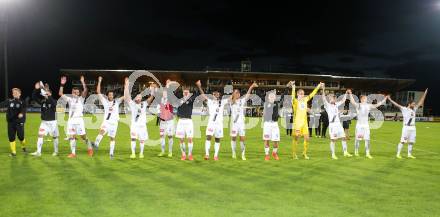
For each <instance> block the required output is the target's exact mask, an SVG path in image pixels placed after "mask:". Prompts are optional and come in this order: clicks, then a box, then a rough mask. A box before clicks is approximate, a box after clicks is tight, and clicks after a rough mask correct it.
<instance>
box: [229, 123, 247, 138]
mask: <svg viewBox="0 0 440 217" xmlns="http://www.w3.org/2000/svg"><path fill="white" fill-rule="evenodd" d="M245 134H246V130H245V126H244V123H233V124H232V125H231V134H230V135H231V136H232V137H236V136H245Z"/></svg>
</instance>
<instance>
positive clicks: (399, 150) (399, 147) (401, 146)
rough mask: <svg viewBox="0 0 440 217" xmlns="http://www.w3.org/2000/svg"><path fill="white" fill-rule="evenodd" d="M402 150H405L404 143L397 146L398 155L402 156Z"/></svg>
mask: <svg viewBox="0 0 440 217" xmlns="http://www.w3.org/2000/svg"><path fill="white" fill-rule="evenodd" d="M402 148H403V144H402V143H399V144H398V145H397V155H400V152H401V151H402Z"/></svg>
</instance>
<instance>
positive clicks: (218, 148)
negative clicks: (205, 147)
mask: <svg viewBox="0 0 440 217" xmlns="http://www.w3.org/2000/svg"><path fill="white" fill-rule="evenodd" d="M214 150H215V153H214V157H218V151H219V150H220V143H219V142H216V143H214Z"/></svg>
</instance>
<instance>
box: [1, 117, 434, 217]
mask: <svg viewBox="0 0 440 217" xmlns="http://www.w3.org/2000/svg"><path fill="white" fill-rule="evenodd" d="M4 119H5V117H4V114H1V115H0V120H1V121H0V129H2V131H1V133H0V144H1V146H0V216H5V217H6V216H15V217H16V216H26V217H30V216H39V217H40V216H118V217H120V216H337V217H342V216H371V217H377V216H386V217H389V216H399V217H401V216H408V217H409V216H411V217H412V216H417V217H420V216H440V144H439V139H440V135H439V132H440V124H438V123H422V122H418V123H417V143H416V144H415V150H414V155H415V156H417V159H415V160H409V159H402V160H397V159H396V158H395V157H394V156H395V149H396V144H397V142H398V141H399V139H400V133H401V122H385V123H384V125H383V126H382V128H380V129H379V130H372V132H371V133H372V155H373V157H374V159H373V160H368V159H365V158H364V157H359V158H355V157H353V158H343V157H342V153H341V152H342V151H341V149H342V148H341V144H340V142H338V143H337V151H338V152H337V154H338V156H339V158H340V159H339V160H337V161H335V160H331V159H330V154H329V140H328V139H319V138H312V139H311V142H310V157H311V159H310V160H308V161H307V160H303V159H300V160H291V159H290V147H291V145H290V144H291V138H289V137H287V136H285V133H284V130H283V129H281V133H282V135H283V136H282V138H281V148H280V158H281V160H280V161H274V160H271V161H269V162H265V161H264V160H263V157H264V150H263V144H262V140H261V128H258V127H257V128H254V129H252V130H248V131H247V132H246V133H247V143H246V144H247V158H248V160H247V161H241V160H238V159H237V160H233V159H231V157H230V156H231V148H230V140H229V136H228V135H227V134H228V132H229V131H228V129H226V130H225V138H224V139H223V142H222V148H221V153H220V161H218V162H214V161H208V162H206V161H204V160H203V154H204V142H203V141H204V136H202V138H199V139H196V140H195V147H194V152H195V154H194V156H195V161H193V162H188V161H186V162H182V161H180V159H179V150H178V142H177V140H176V141H175V145H174V157H173V158H172V159H169V158H159V157H157V154H158V153H159V150H160V147H159V146H154V147H151V146H150V147H147V148H146V150H145V154H146V156H145V159H143V160H140V159H136V160H130V159H129V158H128V157H129V150H130V148H129V133H128V132H129V131H128V127H127V126H126V125H124V124H120V127H119V132H118V137H117V143H116V158H115V159H114V160H112V161H111V160H110V159H109V158H108V154H107V153H108V142H109V140H108V138H105V139H104V140H103V141H102V143H101V147H100V150H99V152H98V154H97V155H96V156H95V157H93V158H89V157H88V156H87V155H86V148H85V145H84V144H83V143H81V142H79V143H78V147H79V150H78V151H77V152H78V158H77V159H68V158H66V155H67V154H68V152H69V146H68V142H67V141H64V140H63V139H61V140H60V156H59V157H52V156H51V153H52V143H51V142H45V144H44V147H43V156H42V157H41V158H34V157H32V156H24V155H23V154H22V153H21V152H18V156H17V157H16V158H15V159H12V158H10V157H8V153H9V145H8V142H7V137H6V122H5V121H4ZM154 122H155V121H154V120H151V121H150V122H149V126H148V131H149V134H150V137H151V138H152V139H158V137H159V135H158V127H156V126H155V125H154ZM39 123H40V119H39V115H38V114H29V115H28V122H27V124H26V138H27V147H28V149H29V150H30V151H34V150H35V147H36V145H35V143H36V135H37V132H38V126H39ZM353 128H354V125H351V135H353ZM60 129H61V128H60ZM202 132H204V129H202ZM88 133H89V137H90V138H91V139H92V140H94V138H95V136H96V135H97V130H88ZM61 135H64V133H63V132H62V131H61ZM63 137H64V136H61V138H63ZM353 143H354V141H353V140H351V141H349V151H350V152H351V153H352V152H353V146H354V145H353ZM301 144H302V142H301V143H300V144H299V148H300V150H302V145H301ZM17 147H18V148H19V147H20V146H19V145H17ZM238 147H239V145H238ZM361 147H362V150H363V144H362V146H361ZM212 150H213V148H212ZM361 153H362V154H364V151H362V152H361ZM403 155H404V156H406V146H405V148H404V151H403Z"/></svg>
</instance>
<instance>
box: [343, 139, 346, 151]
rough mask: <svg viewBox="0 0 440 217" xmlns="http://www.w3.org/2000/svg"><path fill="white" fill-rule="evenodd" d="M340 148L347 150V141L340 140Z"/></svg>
mask: <svg viewBox="0 0 440 217" xmlns="http://www.w3.org/2000/svg"><path fill="white" fill-rule="evenodd" d="M342 150H343V151H344V152H347V141H344V140H342Z"/></svg>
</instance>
